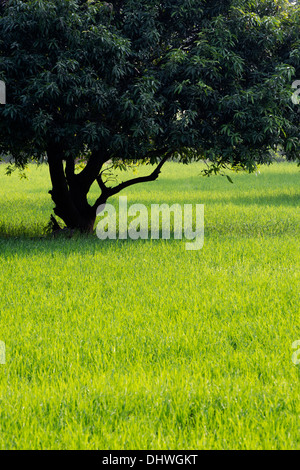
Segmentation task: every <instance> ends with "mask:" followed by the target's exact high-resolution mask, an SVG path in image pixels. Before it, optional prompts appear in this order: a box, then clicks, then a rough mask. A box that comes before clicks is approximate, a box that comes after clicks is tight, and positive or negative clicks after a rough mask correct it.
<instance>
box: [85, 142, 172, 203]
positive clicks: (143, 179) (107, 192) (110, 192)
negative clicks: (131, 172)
mask: <svg viewBox="0 0 300 470" xmlns="http://www.w3.org/2000/svg"><path fill="white" fill-rule="evenodd" d="M172 153H173V151H170V152H168V153H167V154H166V155H165V156H164V158H163V159H162V160H161V162H160V163H159V164H158V165H157V167H156V168H155V170H154V171H153V172H152V173H151V174H150V175H147V176H140V177H139V178H132V179H130V180H128V181H124V182H123V183H120V184H118V186H115V187H114V188H108V187H107V186H106V185H105V184H104V182H103V180H102V177H101V174H100V175H99V176H98V178H97V182H98V184H99V187H100V189H101V191H102V194H101V196H100V197H99V198H98V199H97V201H96V202H95V204H94V208H96V207H98V206H99V205H100V204H103V203H104V202H105V201H106V200H107V199H108V198H109V197H111V196H114V195H115V194H117V193H119V192H120V191H122V190H123V189H125V188H128V187H129V186H133V185H135V184H139V183H147V182H149V181H155V180H156V179H157V178H158V176H159V174H160V172H161V169H162V166H163V165H164V164H165V163H166V161H167V160H168V159H169V158H170V156H171V155H172Z"/></svg>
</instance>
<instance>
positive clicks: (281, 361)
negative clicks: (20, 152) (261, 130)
mask: <svg viewBox="0 0 300 470" xmlns="http://www.w3.org/2000/svg"><path fill="white" fill-rule="evenodd" d="M201 170H202V166H201V164H192V165H191V166H183V165H179V164H176V163H169V164H167V165H166V166H165V167H164V168H163V171H162V174H161V176H160V178H159V180H157V181H156V182H152V183H148V184H144V185H141V186H135V187H132V188H130V189H128V190H126V191H125V192H124V193H122V195H126V196H127V197H128V203H129V204H131V203H142V204H145V205H146V206H148V207H150V205H151V204H163V203H166V204H174V203H177V204H204V206H205V242H204V246H203V248H202V249H201V250H199V251H186V250H185V241H184V240H174V239H172V240H169V241H168V240H136V241H133V240H130V239H129V240H106V241H100V240H99V239H98V238H97V237H96V235H95V236H90V237H82V236H74V238H72V239H68V238H61V237H59V238H55V239H53V238H49V237H45V236H44V227H45V226H46V224H47V222H48V220H49V217H50V214H51V210H52V202H51V199H50V196H49V195H48V194H47V192H48V190H49V189H50V188H51V185H50V180H49V176H48V169H47V167H46V166H39V167H36V166H34V165H32V166H30V168H29V172H28V179H27V180H20V179H19V177H18V175H17V174H15V173H14V174H13V175H12V176H10V177H8V176H6V175H5V165H0V341H3V343H5V360H3V361H2V362H3V364H0V448H1V449H9V450H11V449H35V450H38V449H102V450H112V449H114V450H119V449H131V450H135V449H141V450H170V449H173V450H183V449H184V450H196V449H199V450H204V449H219V450H221V449H238V450H243V449H259V450H263V449H272V450H279V449H293V450H296V449H298V450H299V449H300V393H299V392H300V368H299V367H300V366H299V365H297V364H295V361H293V360H292V356H293V354H294V353H295V352H296V351H295V349H293V348H292V344H293V343H294V342H295V341H297V340H300V315H299V310H300V297H299V292H300V246H299V240H300V210H299V202H300V173H299V168H298V167H297V166H296V165H294V164H289V163H276V164H274V165H273V166H270V167H265V166H263V167H261V168H260V172H259V173H258V174H256V175H255V174H253V175H247V174H236V175H234V176H233V177H232V178H233V181H234V184H230V183H229V182H228V181H227V179H226V178H224V177H221V176H217V177H212V178H209V179H207V178H203V177H202V176H200V173H201ZM145 171H146V170H145V169H143V168H142V169H140V170H139V172H141V173H144V172H145ZM96 196H97V188H93V190H92V192H91V199H95V198H96ZM110 202H111V203H113V204H116V205H117V203H118V197H115V198H112V200H111V201H110ZM299 348H300V346H299ZM2 356H3V354H2ZM2 359H3V357H2ZM299 359H300V353H299Z"/></svg>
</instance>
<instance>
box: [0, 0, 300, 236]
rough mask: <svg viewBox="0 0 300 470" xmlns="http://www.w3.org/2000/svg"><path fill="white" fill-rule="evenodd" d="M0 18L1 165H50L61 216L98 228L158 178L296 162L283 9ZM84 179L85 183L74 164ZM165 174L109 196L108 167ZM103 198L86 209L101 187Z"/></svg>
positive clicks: (7, 10)
mask: <svg viewBox="0 0 300 470" xmlns="http://www.w3.org/2000/svg"><path fill="white" fill-rule="evenodd" d="M2 4H3V5H2V6H0V80H3V81H5V83H6V86H7V104H6V105H5V106H1V108H0V153H1V152H2V153H9V154H10V155H11V156H12V157H13V158H14V160H15V163H16V164H17V165H19V166H20V167H22V166H24V165H25V164H26V163H27V162H28V161H30V160H32V159H35V160H40V159H41V158H45V157H46V158H47V160H48V162H49V168H50V175H51V179H52V185H53V190H52V192H51V195H52V198H53V201H54V202H55V205H56V207H55V213H56V215H57V216H59V217H60V218H61V219H62V220H63V221H64V222H65V223H66V225H67V226H69V227H77V228H81V229H83V230H85V229H87V227H91V226H92V225H93V221H94V220H95V214H96V209H97V207H98V205H99V204H102V203H105V202H106V200H107V198H109V197H110V196H111V195H113V194H116V193H117V192H119V191H120V190H122V189H124V188H126V187H128V186H129V185H130V184H135V183H139V182H143V181H151V180H154V179H156V178H157V177H158V175H159V172H160V169H161V167H162V165H163V164H164V163H165V161H167V160H168V159H172V158H174V157H176V159H178V160H179V161H181V162H184V163H189V162H191V161H195V160H196V161H197V160H205V161H207V162H208V169H207V172H206V173H207V174H211V173H217V172H219V171H222V170H224V169H225V168H232V169H235V170H239V169H245V170H248V171H253V170H254V169H255V168H256V165H257V164H259V163H264V162H269V161H270V159H271V156H270V155H271V154H270V151H276V150H277V149H278V148H280V149H282V150H283V151H284V153H285V155H286V157H287V158H288V159H289V160H298V161H300V156H299V149H300V136H299V113H298V111H299V107H297V106H295V105H294V104H293V102H292V100H291V96H292V93H293V90H292V82H293V80H296V78H300V67H299V65H300V14H299V13H300V10H299V7H297V6H295V5H290V2H288V1H286V0H274V1H271V0H262V1H255V0H248V1H242V0H224V1H219V2H214V1H210V0H166V1H164V2H160V1H158V0H140V1H139V2H137V1H134V0H117V1H111V2H109V3H108V2H98V1H79V0H44V1H43V0H29V1H21V0H8V1H7V2H2ZM78 160H83V161H84V162H85V166H84V168H83V169H82V170H81V171H76V169H75V163H76V162H77V161H78ZM108 161H111V162H112V163H113V164H114V165H115V166H120V167H121V168H123V167H124V168H125V167H126V165H127V164H128V162H137V161H141V162H147V163H150V164H156V166H155V169H154V171H153V172H152V173H151V174H150V175H149V177H144V178H139V179H137V180H130V181H127V182H126V183H121V184H119V185H117V186H116V187H114V188H112V187H110V186H109V185H108V183H107V182H106V181H105V172H103V169H104V168H105V167H104V165H105V163H106V162H108ZM95 181H97V182H98V183H99V188H100V195H99V199H98V200H97V201H96V202H95V204H94V205H93V206H91V205H89V204H88V202H87V194H88V191H89V189H90V187H91V185H92V184H93V183H94V182H95Z"/></svg>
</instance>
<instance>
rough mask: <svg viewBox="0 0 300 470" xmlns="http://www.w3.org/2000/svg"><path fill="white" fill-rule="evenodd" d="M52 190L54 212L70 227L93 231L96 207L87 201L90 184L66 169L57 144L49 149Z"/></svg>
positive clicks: (84, 231)
mask: <svg viewBox="0 0 300 470" xmlns="http://www.w3.org/2000/svg"><path fill="white" fill-rule="evenodd" d="M47 155H48V163H49V169H50V177H51V182H52V190H51V191H49V193H50V194H51V197H52V200H53V202H54V203H55V208H54V213H55V215H57V216H58V217H59V218H60V219H62V220H63V221H64V223H65V224H66V226H67V228H68V229H71V230H74V229H75V230H79V231H80V232H83V233H92V232H93V228H94V224H95V220H96V208H95V207H92V206H91V205H90V204H89V203H88V201H87V193H88V190H89V187H90V186H89V185H87V184H85V183H86V181H84V180H82V178H80V175H75V174H74V172H72V171H70V168H68V169H67V164H66V170H64V164H63V154H62V153H61V152H60V149H59V148H58V147H57V146H54V145H53V146H51V147H49V148H48V151H47Z"/></svg>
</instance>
